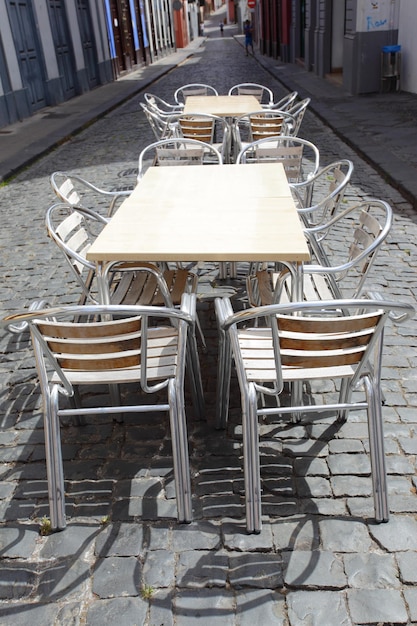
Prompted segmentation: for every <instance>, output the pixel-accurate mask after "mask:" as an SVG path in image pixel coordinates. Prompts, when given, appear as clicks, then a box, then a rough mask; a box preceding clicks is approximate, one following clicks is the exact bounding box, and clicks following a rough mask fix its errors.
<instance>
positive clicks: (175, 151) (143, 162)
mask: <svg viewBox="0 0 417 626" xmlns="http://www.w3.org/2000/svg"><path fill="white" fill-rule="evenodd" d="M203 164H218V165H222V164H223V159H222V156H221V154H220V152H219V151H218V150H217V149H216V148H215V147H214V146H211V145H210V144H207V143H204V141H198V140H197V139H181V138H179V137H173V138H170V139H161V140H160V141H155V142H154V143H151V144H149V145H148V146H146V148H144V149H143V150H142V152H141V153H140V154H139V162H138V178H137V180H138V182H140V180H141V178H142V177H143V175H144V174H145V172H146V170H147V169H148V167H151V166H156V165H159V166H167V165H177V166H179V165H183V166H185V165H203Z"/></svg>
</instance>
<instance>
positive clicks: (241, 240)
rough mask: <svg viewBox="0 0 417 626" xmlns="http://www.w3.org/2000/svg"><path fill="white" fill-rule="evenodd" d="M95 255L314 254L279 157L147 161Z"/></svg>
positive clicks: (272, 257)
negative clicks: (233, 161)
mask: <svg viewBox="0 0 417 626" xmlns="http://www.w3.org/2000/svg"><path fill="white" fill-rule="evenodd" d="M87 258H88V259H89V260H90V261H102V262H104V261H292V262H301V261H307V260H309V258H310V256H309V252H308V247H307V243H306V240H305V237H304V234H303V230H302V226H301V222H300V219H299V217H298V214H297V210H296V208H295V205H294V201H293V199H292V196H291V192H290V189H289V186H288V183H287V178H286V175H285V172H284V169H283V166H282V164H280V163H268V164H250V165H192V166H183V167H180V166H170V167H150V168H149V169H148V170H147V172H146V173H145V175H144V177H143V178H142V179H141V181H140V183H139V184H138V185H137V187H136V188H135V190H134V191H133V192H132V194H131V195H130V196H129V197H128V198H127V199H126V200H125V201H124V202H123V203H122V205H121V206H120V208H119V209H118V211H117V212H116V214H115V215H114V217H113V218H112V219H111V221H110V223H109V224H108V225H107V226H106V227H105V228H104V230H103V231H102V233H101V234H100V235H99V236H98V237H97V239H96V241H95V242H94V243H93V245H92V246H91V248H90V249H89V251H88V253H87Z"/></svg>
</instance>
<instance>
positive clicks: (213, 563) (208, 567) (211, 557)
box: [177, 550, 229, 588]
mask: <svg viewBox="0 0 417 626" xmlns="http://www.w3.org/2000/svg"><path fill="white" fill-rule="evenodd" d="M228 574H229V557H228V555H227V553H225V552H208V551H205V550H203V551H200V550H198V551H197V550H192V551H188V552H182V553H181V554H180V555H179V559H178V566H177V585H178V586H179V587H188V588H203V587H226V582H227V580H228Z"/></svg>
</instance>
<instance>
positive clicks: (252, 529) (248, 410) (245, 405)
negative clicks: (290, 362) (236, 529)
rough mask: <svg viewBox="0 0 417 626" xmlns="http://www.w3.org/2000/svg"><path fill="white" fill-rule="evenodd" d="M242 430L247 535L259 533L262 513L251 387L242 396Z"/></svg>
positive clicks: (254, 399)
mask: <svg viewBox="0 0 417 626" xmlns="http://www.w3.org/2000/svg"><path fill="white" fill-rule="evenodd" d="M242 430H243V467H244V476H245V501H246V502H245V504H246V529H247V532H248V533H260V532H261V529H262V521H261V516H262V513H261V472H260V462H259V428H258V415H257V396H256V391H255V388H254V386H253V385H249V387H247V388H246V389H245V390H244V392H243V394H242Z"/></svg>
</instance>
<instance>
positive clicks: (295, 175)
mask: <svg viewBox="0 0 417 626" xmlns="http://www.w3.org/2000/svg"><path fill="white" fill-rule="evenodd" d="M265 162H279V163H282V165H283V166H284V169H285V173H286V174H287V179H288V181H289V182H290V183H293V184H294V185H295V184H297V183H300V182H302V181H304V180H307V179H308V177H309V176H313V175H314V174H315V173H316V172H317V171H318V169H319V163H320V153H319V150H318V148H317V147H316V146H315V145H314V144H313V143H311V142H310V141H307V140H306V139H300V138H299V137H291V136H290V137H289V136H286V135H281V136H280V137H266V138H265V139H259V140H258V141H254V142H252V143H250V144H248V145H247V146H245V147H244V148H243V149H242V150H241V151H240V153H239V154H238V156H237V159H236V163H265Z"/></svg>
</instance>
